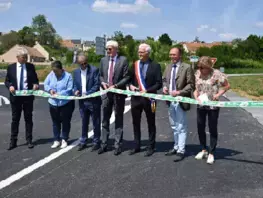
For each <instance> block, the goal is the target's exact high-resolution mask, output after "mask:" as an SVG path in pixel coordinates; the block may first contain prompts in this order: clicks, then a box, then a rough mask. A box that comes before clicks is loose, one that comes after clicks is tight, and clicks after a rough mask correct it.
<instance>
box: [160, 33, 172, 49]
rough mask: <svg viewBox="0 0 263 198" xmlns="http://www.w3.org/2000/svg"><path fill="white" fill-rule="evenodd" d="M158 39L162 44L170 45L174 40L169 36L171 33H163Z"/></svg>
mask: <svg viewBox="0 0 263 198" xmlns="http://www.w3.org/2000/svg"><path fill="white" fill-rule="evenodd" d="M158 41H159V42H160V43H161V44H162V45H169V46H171V45H172V44H173V41H172V39H171V38H170V37H169V35H168V34H166V33H165V34H162V35H161V36H160V37H159V39H158Z"/></svg>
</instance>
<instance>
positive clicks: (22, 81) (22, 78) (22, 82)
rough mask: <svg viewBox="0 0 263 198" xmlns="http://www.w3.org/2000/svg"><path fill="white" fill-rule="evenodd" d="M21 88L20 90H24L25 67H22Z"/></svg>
mask: <svg viewBox="0 0 263 198" xmlns="http://www.w3.org/2000/svg"><path fill="white" fill-rule="evenodd" d="M19 88H20V90H23V89H24V68H23V65H21V74H20V83H19Z"/></svg>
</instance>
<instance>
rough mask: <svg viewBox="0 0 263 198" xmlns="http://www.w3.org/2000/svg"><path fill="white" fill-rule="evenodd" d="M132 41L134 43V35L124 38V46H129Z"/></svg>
mask: <svg viewBox="0 0 263 198" xmlns="http://www.w3.org/2000/svg"><path fill="white" fill-rule="evenodd" d="M131 41H134V39H133V36H132V35H126V36H125V37H124V44H125V45H127V44H128V43H129V42H131Z"/></svg>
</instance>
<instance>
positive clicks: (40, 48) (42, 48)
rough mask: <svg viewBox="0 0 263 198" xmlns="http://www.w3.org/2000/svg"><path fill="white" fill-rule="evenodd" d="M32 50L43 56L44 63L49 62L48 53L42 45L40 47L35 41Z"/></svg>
mask: <svg viewBox="0 0 263 198" xmlns="http://www.w3.org/2000/svg"><path fill="white" fill-rule="evenodd" d="M33 48H35V49H36V50H37V51H39V52H40V53H41V54H42V55H44V57H45V58H46V61H48V60H49V53H48V51H47V50H46V49H45V48H44V47H43V46H42V45H40V44H39V43H38V42H37V41H36V44H35V45H34V47H33Z"/></svg>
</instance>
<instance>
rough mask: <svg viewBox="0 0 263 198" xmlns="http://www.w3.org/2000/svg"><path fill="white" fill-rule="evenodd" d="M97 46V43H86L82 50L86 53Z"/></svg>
mask: <svg viewBox="0 0 263 198" xmlns="http://www.w3.org/2000/svg"><path fill="white" fill-rule="evenodd" d="M95 46H96V43H95V41H84V42H83V44H82V50H83V51H84V52H85V51H88V50H89V49H90V48H93V47H95Z"/></svg>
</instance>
